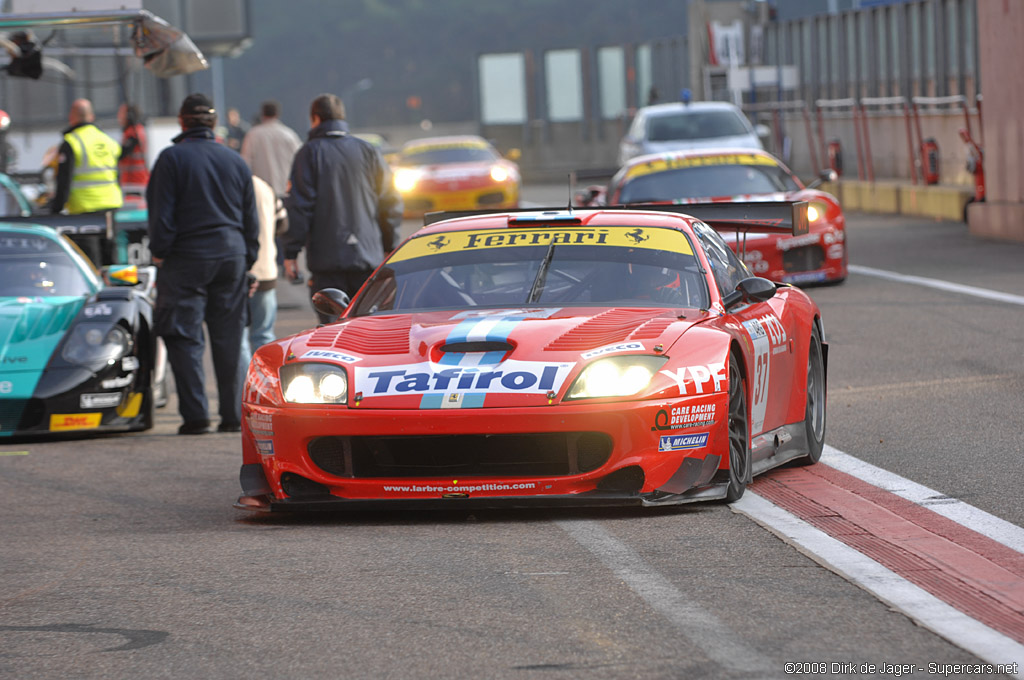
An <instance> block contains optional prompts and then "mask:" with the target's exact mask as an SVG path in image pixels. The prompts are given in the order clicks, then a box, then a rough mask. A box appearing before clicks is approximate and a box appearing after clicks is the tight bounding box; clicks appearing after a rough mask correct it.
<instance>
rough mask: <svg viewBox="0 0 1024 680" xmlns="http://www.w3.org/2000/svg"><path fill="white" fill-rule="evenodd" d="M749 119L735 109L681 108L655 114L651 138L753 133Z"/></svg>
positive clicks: (649, 130) (650, 122)
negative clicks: (667, 112) (680, 109)
mask: <svg viewBox="0 0 1024 680" xmlns="http://www.w3.org/2000/svg"><path fill="white" fill-rule="evenodd" d="M749 134H750V128H749V127H748V126H747V124H746V120H744V118H743V117H742V116H741V115H740V114H738V113H736V112H735V111H728V110H723V111H680V112H679V113H670V114H666V115H659V116H652V117H651V118H649V119H648V121H647V140H648V141H651V142H670V141H675V140H681V139H708V138H712V137H733V136H737V135H749Z"/></svg>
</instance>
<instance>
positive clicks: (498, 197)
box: [476, 191, 505, 205]
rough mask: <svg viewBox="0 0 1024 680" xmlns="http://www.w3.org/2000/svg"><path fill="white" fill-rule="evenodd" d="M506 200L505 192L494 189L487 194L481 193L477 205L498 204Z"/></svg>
mask: <svg viewBox="0 0 1024 680" xmlns="http://www.w3.org/2000/svg"><path fill="white" fill-rule="evenodd" d="M504 200H505V194H504V193H503V192H501V191H492V192H489V193H486V194H480V195H479V196H478V197H477V199H476V202H477V205H497V204H499V203H501V202H502V201H504Z"/></svg>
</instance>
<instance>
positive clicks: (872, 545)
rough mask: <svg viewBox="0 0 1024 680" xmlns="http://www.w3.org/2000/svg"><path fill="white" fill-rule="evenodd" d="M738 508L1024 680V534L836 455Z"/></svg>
mask: <svg viewBox="0 0 1024 680" xmlns="http://www.w3.org/2000/svg"><path fill="white" fill-rule="evenodd" d="M732 508H733V509H734V510H735V511H737V512H740V513H742V514H744V515H747V516H748V517H750V518H751V519H753V520H754V521H755V522H757V523H758V524H760V525H762V526H764V527H765V528H767V529H768V530H769V531H771V532H773V533H774V534H776V535H777V536H779V537H780V538H782V539H783V540H784V541H786V542H787V543H789V544H791V545H793V546H794V547H795V548H797V549H798V550H799V551H800V552H802V553H804V554H806V555H807V556H808V557H810V558H811V559H813V560H815V561H816V562H818V563H819V564H821V565H823V566H825V567H827V568H828V569H830V570H832V571H834V572H836V573H837V574H839V575H841V576H842V577H844V578H845V579H847V580H849V581H851V582H852V583H855V584H856V585H858V586H860V587H861V588H863V589H865V590H867V591H868V592H870V593H872V594H873V595H875V596H876V597H878V598H879V599H880V600H882V601H883V602H885V603H887V604H888V605H890V606H892V607H893V608H895V609H897V610H898V611H901V612H903V613H904V614H906V615H907V616H909V617H910V618H911V619H913V620H914V621H916V622H917V623H918V624H920V625H921V626H923V627H925V628H928V629H929V630H931V631H933V632H935V633H937V634H938V635H941V636H942V637H943V638H945V639H947V640H949V641H950V642H952V643H953V644H955V645H957V646H959V647H961V648H963V649H965V650H967V651H968V652H970V653H972V654H974V655H975V656H977V657H978V658H980V659H982V660H984V661H987V662H989V663H991V664H997V665H999V664H1001V665H1008V664H1014V663H1016V664H1017V666H1016V668H1017V669H1018V675H1016V676H1015V677H1021V678H1024V529H1021V528H1020V527H1018V526H1016V525H1014V524H1011V523H1009V522H1006V521H1004V520H1001V519H999V518H998V517H995V516H993V515H990V514H988V513H986V512H984V511H982V510H979V509H977V508H974V507H972V506H970V505H967V504H966V503H963V502H961V501H959V500H956V499H953V498H948V497H946V496H944V495H942V494H941V493H939V492H937V491H934V490H932V489H929V488H927V487H924V486H921V485H920V484H917V483H915V482H912V481H910V480H908V479H905V478H903V477H900V476H899V475H895V474H892V473H889V472H886V471H885V470H882V469H881V468H878V467H875V466H873V465H870V464H869V463H865V462H863V461H860V460H858V459H856V458H854V457H852V456H849V455H847V454H844V453H843V452H841V451H838V450H837V449H834V448H832V447H830V446H826V447H825V451H824V453H823V455H822V460H821V464H819V465H812V466H809V467H803V468H782V469H778V470H774V471H772V472H770V473H768V474H766V475H763V476H762V477H758V478H757V479H756V480H755V482H754V484H752V485H751V487H750V489H749V492H748V493H747V494H746V495H744V496H743V498H741V499H740V500H739V501H737V502H736V503H733V504H732Z"/></svg>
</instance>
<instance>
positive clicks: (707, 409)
mask: <svg viewBox="0 0 1024 680" xmlns="http://www.w3.org/2000/svg"><path fill="white" fill-rule="evenodd" d="M714 424H715V404H714V403H712V402H707V403H703V404H681V405H679V406H673V407H671V408H670V409H659V410H658V413H657V414H656V415H655V416H654V426H653V427H652V428H651V431H655V430H686V429H689V428H691V427H709V426H711V425H714Z"/></svg>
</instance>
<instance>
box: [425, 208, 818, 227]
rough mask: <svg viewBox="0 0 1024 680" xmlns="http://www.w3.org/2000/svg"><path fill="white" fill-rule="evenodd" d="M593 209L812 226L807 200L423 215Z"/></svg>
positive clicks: (448, 215) (731, 223) (432, 216)
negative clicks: (643, 211)
mask: <svg viewBox="0 0 1024 680" xmlns="http://www.w3.org/2000/svg"><path fill="white" fill-rule="evenodd" d="M592 210H600V211H601V212H615V211H622V212H628V211H634V212H635V211H638V210H645V211H647V210H649V211H651V212H665V213H675V214H677V215H688V216H690V217H695V218H697V219H699V220H701V221H702V222H706V223H707V224H708V225H709V226H710V227H711V228H712V229H714V230H715V231H726V232H741V233H744V234H747V233H755V234H791V235H793V236H801V235H803V234H806V233H807V232H808V231H809V229H810V222H809V220H808V218H807V201H750V202H747V203H688V204H685V205H680V204H674V203H673V204H670V203H665V204H661V203H641V204H637V205H610V206H602V207H600V208H578V209H576V210H573V209H572V208H518V209H513V210H508V209H506V210H454V211H450V212H430V213H427V214H426V215H424V216H423V226H429V225H431V224H434V223H435V222H440V221H442V220H450V219H454V218H457V217H470V216H472V215H496V214H509V215H514V214H518V213H534V214H540V213H544V212H550V213H551V214H552V215H555V214H558V215H562V216H565V215H567V214H568V213H571V212H578V213H580V216H581V217H582V216H584V215H585V214H586V213H588V212H590V211H592Z"/></svg>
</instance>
